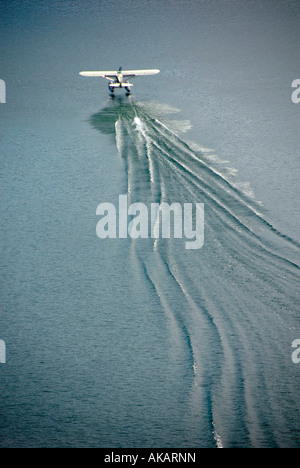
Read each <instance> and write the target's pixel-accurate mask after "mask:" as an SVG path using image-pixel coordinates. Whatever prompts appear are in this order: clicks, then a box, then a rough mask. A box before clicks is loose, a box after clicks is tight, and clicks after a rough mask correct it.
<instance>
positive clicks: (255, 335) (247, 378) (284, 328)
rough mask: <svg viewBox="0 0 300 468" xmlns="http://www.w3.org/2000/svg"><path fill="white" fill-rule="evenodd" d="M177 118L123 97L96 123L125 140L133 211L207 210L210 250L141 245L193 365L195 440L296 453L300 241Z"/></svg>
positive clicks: (189, 405) (190, 404)
mask: <svg viewBox="0 0 300 468" xmlns="http://www.w3.org/2000/svg"><path fill="white" fill-rule="evenodd" d="M172 112H175V111H174V110H173V109H171V108H168V107H167V106H162V105H161V104H158V103H139V102H135V101H134V100H122V99H121V100H115V101H112V102H111V103H110V105H108V106H107V107H106V108H104V109H103V110H102V111H100V112H99V113H97V114H95V115H93V116H92V117H91V119H90V122H91V124H92V125H93V127H95V128H96V129H98V130H100V131H102V132H103V133H110V134H113V135H114V137H115V142H116V146H117V150H118V152H119V154H120V157H121V160H122V162H123V163H124V168H125V174H126V180H127V192H128V203H129V204H131V203H135V202H142V203H144V204H146V205H147V206H149V208H150V205H151V204H152V203H158V204H161V203H163V202H166V203H168V204H169V205H171V204H172V203H174V202H177V203H181V204H182V206H183V204H184V203H196V202H197V203H203V204H204V210H205V238H204V245H203V247H202V248H201V249H199V250H187V249H185V242H184V240H183V239H175V238H171V239H161V238H151V237H149V238H148V239H136V240H131V242H132V257H131V258H132V262H133V263H134V265H135V267H137V268H138V269H139V271H140V273H141V274H142V275H143V276H144V277H145V281H146V282H147V284H148V287H149V289H151V290H152V291H154V293H155V294H156V296H157V297H158V299H159V301H160V304H161V308H162V311H163V312H164V313H165V316H166V321H167V323H168V327H169V334H170V337H171V339H170V343H171V346H172V347H173V350H174V353H177V352H178V349H182V350H183V351H182V352H183V353H184V354H185V358H187V361H188V362H189V363H190V364H189V366H190V380H189V384H188V388H187V392H186V395H187V397H186V402H185V404H186V413H187V421H188V427H189V428H187V431H190V432H191V434H190V440H191V443H194V444H196V445H194V446H217V447H231V446H237V445H240V446H247V447H252V446H262V447H263V446H266V447H268V446H272V447H277V446H285V445H289V446H294V445H296V444H297V443H298V441H296V439H295V433H296V431H297V427H296V426H297V418H298V420H299V416H300V415H299V398H298V395H297V391H296V388H295V369H294V367H293V365H292V363H291V360H290V352H289V347H290V345H291V342H292V339H293V338H294V337H295V331H296V329H297V326H299V319H298V316H299V312H298V304H299V292H298V291H299V277H300V268H299V251H300V248H299V244H298V243H297V242H296V241H295V240H293V239H291V238H290V237H288V236H286V235H284V234H282V233H280V232H279V231H278V230H277V229H276V228H275V227H274V226H273V225H272V223H271V222H269V221H268V220H267V219H266V216H265V214H264V209H263V207H262V205H261V204H260V203H258V202H257V201H256V200H255V198H254V197H253V195H252V193H251V190H250V189H249V186H248V184H244V185H243V184H241V183H240V182H237V181H236V180H234V179H233V178H232V174H234V173H235V172H236V171H234V170H232V169H230V168H228V167H227V166H226V165H225V164H224V162H221V160H220V159H219V158H218V157H217V156H216V155H215V154H214V153H213V151H211V150H206V149H204V148H197V147H195V145H194V144H188V143H187V142H185V141H184V140H183V138H182V136H181V135H180V133H179V130H180V129H181V128H182V129H183V130H185V129H188V128H189V123H188V122H186V121H184V122H182V125H181V123H180V121H179V120H174V121H173V122H172V121H171V120H170V119H169V117H168V116H169V114H170V113H172ZM235 177H236V176H235ZM183 361H184V362H186V359H185V360H184V359H183ZM283 375H284V378H283V377H282V376H283ZM297 378H298V377H297ZM298 382H299V380H298ZM283 395H285V396H284V397H283ZM291 406H292V407H293V408H294V413H293V415H291V411H290V409H291Z"/></svg>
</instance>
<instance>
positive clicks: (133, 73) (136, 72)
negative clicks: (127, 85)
mask: <svg viewBox="0 0 300 468" xmlns="http://www.w3.org/2000/svg"><path fill="white" fill-rule="evenodd" d="M159 72H160V70H155V69H154V70H122V73H123V76H126V77H133V76H145V75H156V73H159Z"/></svg>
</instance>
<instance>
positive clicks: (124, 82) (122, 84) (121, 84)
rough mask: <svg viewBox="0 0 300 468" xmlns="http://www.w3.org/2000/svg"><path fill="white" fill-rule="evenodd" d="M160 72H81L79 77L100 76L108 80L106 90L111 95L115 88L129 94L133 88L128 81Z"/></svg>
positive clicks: (120, 69)
mask: <svg viewBox="0 0 300 468" xmlns="http://www.w3.org/2000/svg"><path fill="white" fill-rule="evenodd" d="M159 71H160V70H122V67H120V68H119V70H118V71H82V72H80V73H79V75H82V76H102V77H103V78H106V79H107V80H109V83H108V89H109V91H110V92H111V93H114V92H115V88H124V89H125V91H126V94H130V88H131V86H133V84H132V83H129V81H128V79H129V78H133V77H135V76H145V75H156V73H159Z"/></svg>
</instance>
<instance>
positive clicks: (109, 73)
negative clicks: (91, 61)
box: [79, 71, 118, 78]
mask: <svg viewBox="0 0 300 468" xmlns="http://www.w3.org/2000/svg"><path fill="white" fill-rule="evenodd" d="M79 75H82V76H103V78H106V77H108V78H116V76H117V75H118V72H117V71H82V72H80V73H79Z"/></svg>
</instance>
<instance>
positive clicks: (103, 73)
mask: <svg viewBox="0 0 300 468" xmlns="http://www.w3.org/2000/svg"><path fill="white" fill-rule="evenodd" d="M159 71H160V70H122V75H123V76H124V77H126V78H129V77H131V78H132V77H134V76H145V75H155V74H156V73H159ZM118 73H119V72H117V71H82V72H80V73H79V75H82V76H102V77H103V78H108V79H113V78H116V77H117V75H118Z"/></svg>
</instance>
